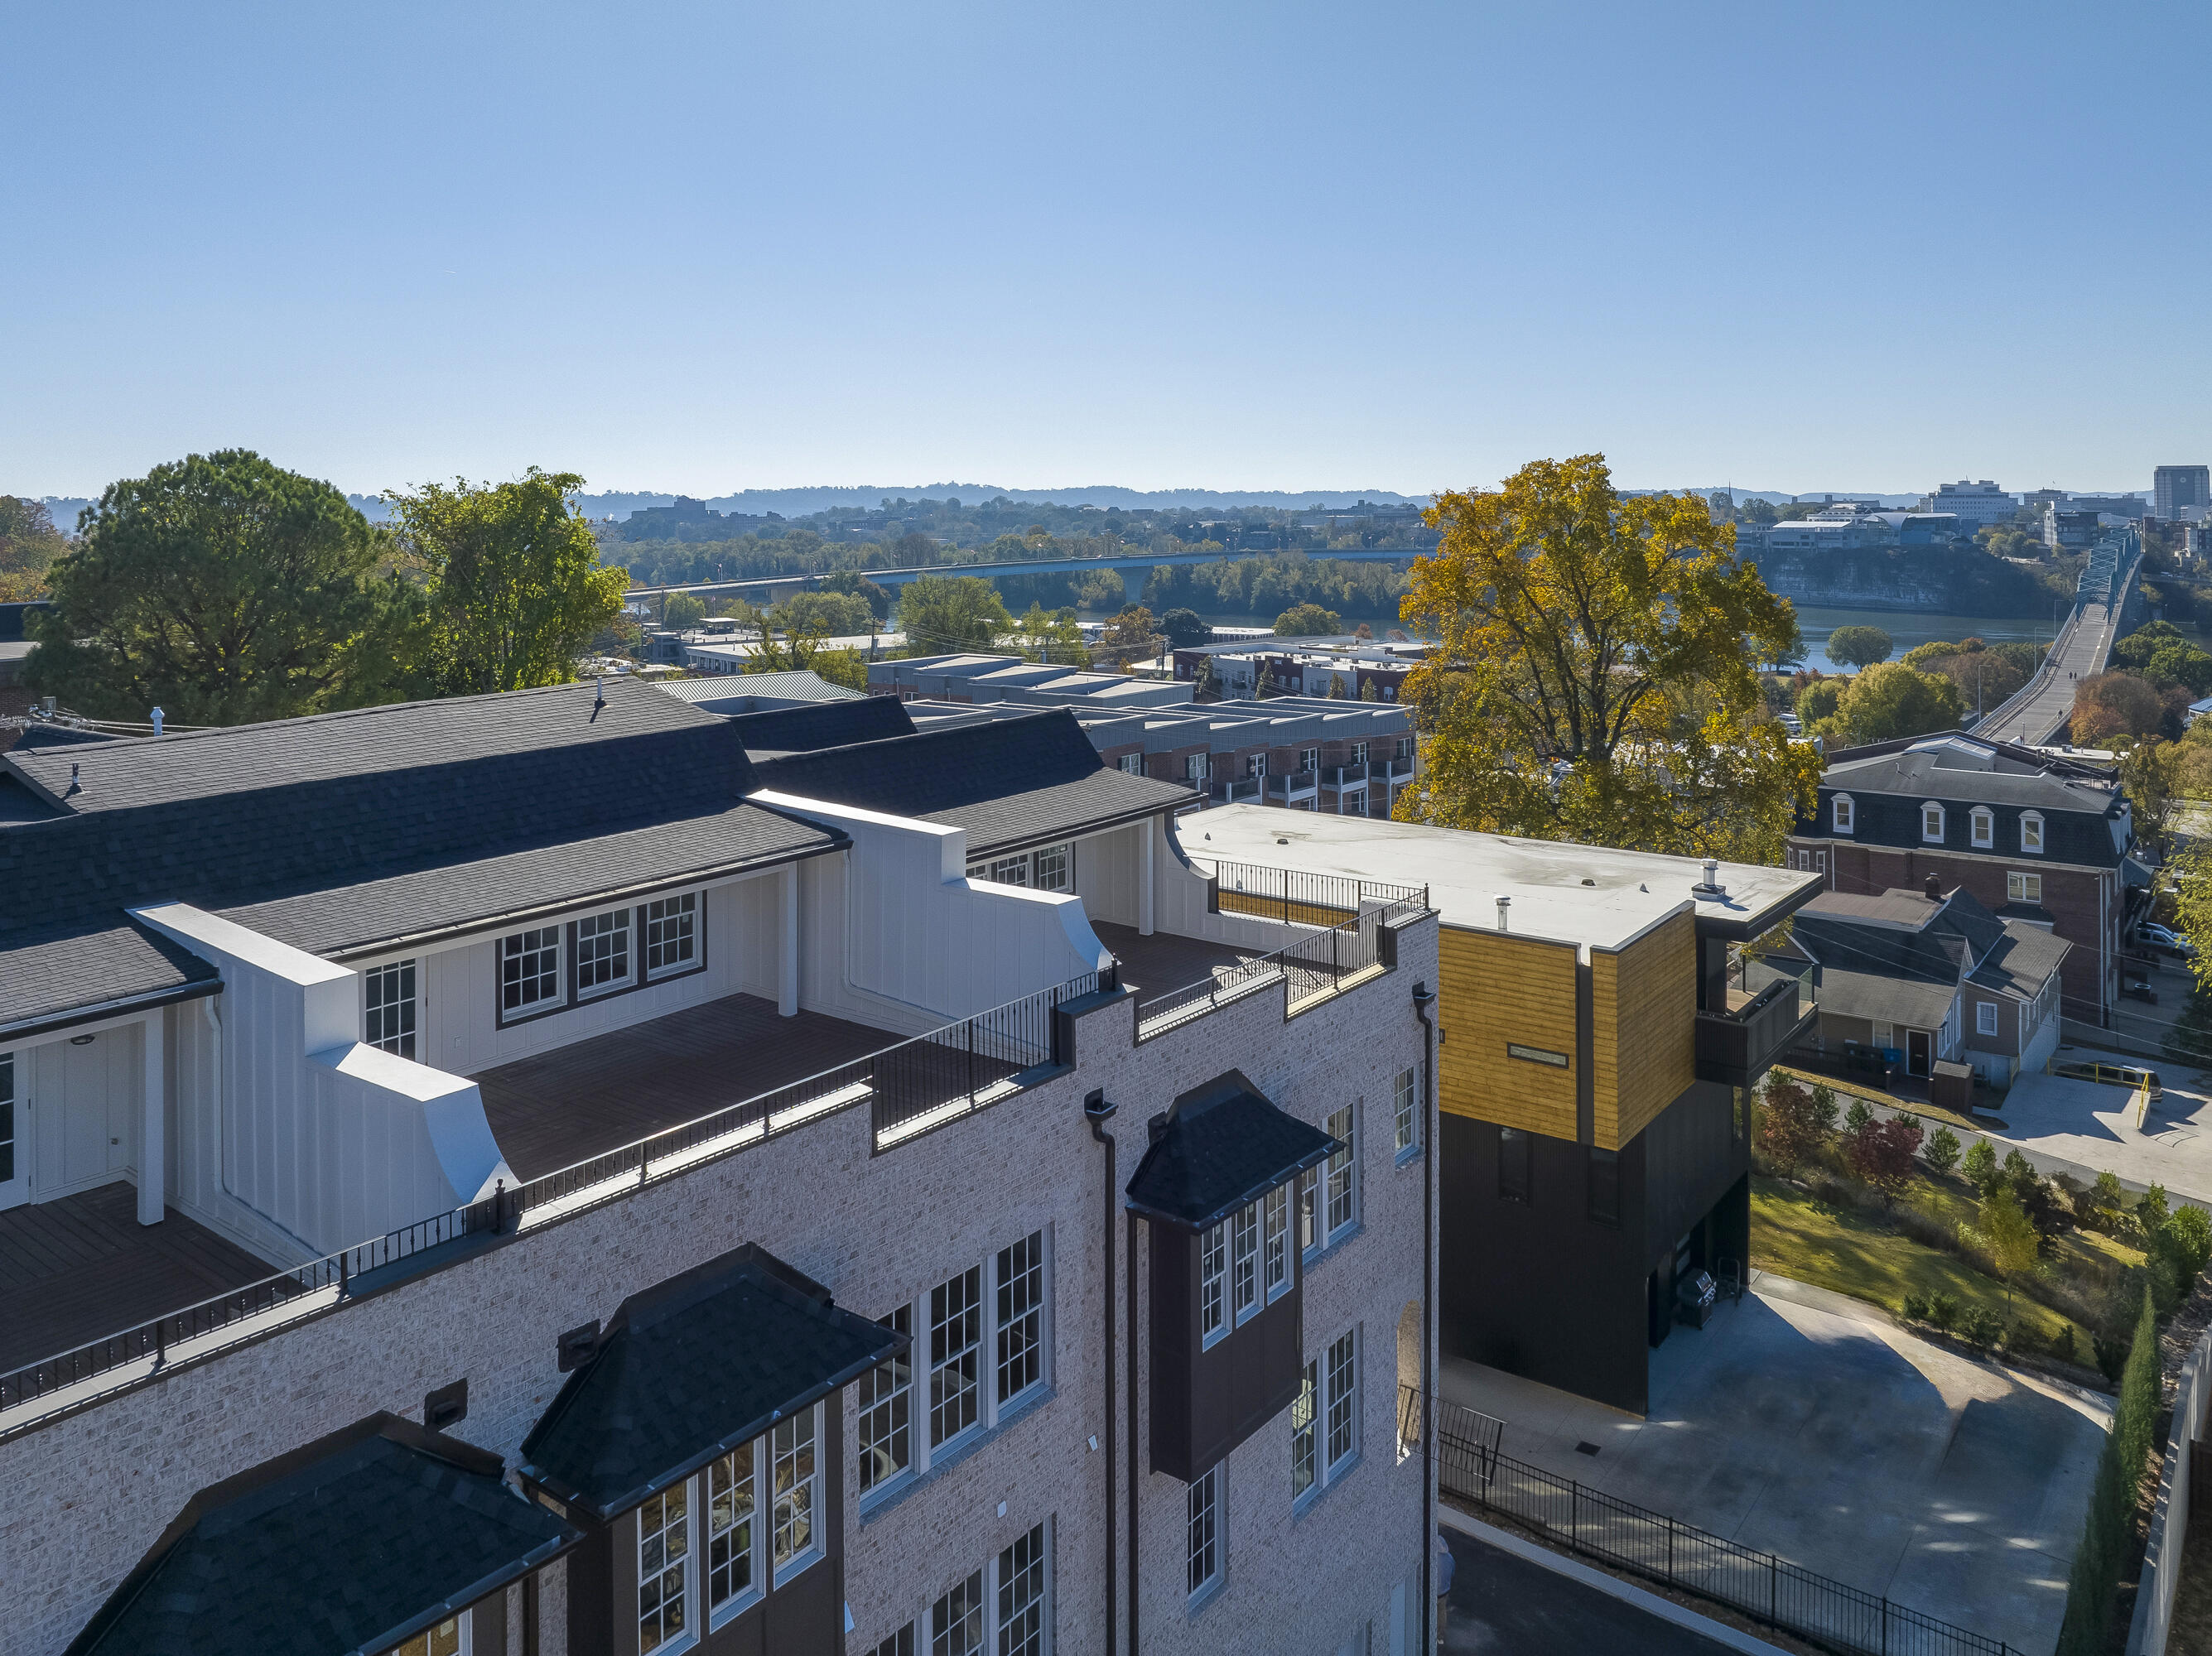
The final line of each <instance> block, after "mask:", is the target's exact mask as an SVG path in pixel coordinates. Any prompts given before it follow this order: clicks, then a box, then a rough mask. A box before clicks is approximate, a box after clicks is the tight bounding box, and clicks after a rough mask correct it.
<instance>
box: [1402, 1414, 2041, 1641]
mask: <svg viewBox="0 0 2212 1656" xmlns="http://www.w3.org/2000/svg"><path fill="white" fill-rule="evenodd" d="M1430 1408H1431V1419H1432V1420H1433V1421H1434V1422H1435V1428H1436V1439H1437V1487H1438V1488H1439V1489H1442V1490H1443V1493H1444V1494H1446V1495H1453V1496H1455V1497H1457V1498H1458V1499H1460V1500H1462V1501H1469V1502H1472V1503H1473V1504H1474V1505H1475V1506H1478V1507H1486V1508H1488V1509H1489V1510H1491V1511H1492V1512H1498V1513H1504V1515H1506V1516H1507V1517H1509V1518H1511V1519H1513V1520H1516V1522H1518V1523H1521V1524H1522V1525H1525V1526H1527V1527H1528V1528H1530V1529H1532V1530H1534V1531H1535V1532H1537V1533H1538V1534H1540V1535H1541V1536H1543V1537H1545V1538H1547V1539H1550V1540H1553V1541H1557V1542H1560V1543H1563V1544H1565V1545H1566V1546H1567V1547H1568V1548H1570V1549H1571V1550H1573V1551H1576V1552H1578V1553H1581V1554H1583V1555H1584V1556H1587V1557H1590V1558H1594V1559H1596V1560H1598V1561H1599V1562H1602V1563H1605V1564H1608V1565H1610V1566H1612V1567H1613V1568H1617V1569H1623V1570H1626V1571H1629V1572H1631V1573H1632V1574H1637V1575H1641V1576H1644V1577H1646V1578H1648V1579H1649V1580H1654V1581H1658V1582H1661V1583H1662V1584H1664V1585H1665V1586H1669V1587H1673V1588H1675V1589H1677V1590H1679V1591H1680V1592H1690V1593H1695V1594H1696V1595H1698V1596H1699V1598H1708V1599H1711V1600H1712V1601H1713V1602H1714V1603H1716V1604H1726V1605H1728V1606H1729V1608H1730V1609H1732V1610H1736V1611H1741V1612H1742V1613H1743V1614H1744V1615H1746V1616H1748V1617H1751V1618H1752V1619H1753V1620H1754V1621H1758V1622H1764V1623H1766V1624H1767V1625H1768V1626H1770V1627H1775V1628H1779V1629H1782V1630H1783V1631H1784V1632H1786V1633H1789V1634H1791V1635H1795V1636H1796V1637H1797V1638H1800V1639H1802V1640H1804V1641H1807V1642H1808V1643H1809V1644H1814V1645H1817V1646H1819V1647H1820V1648H1821V1649H1823V1650H1828V1651H1833V1652H1836V1653H1838V1656H2014V1653H2013V1652H2012V1647H2010V1646H2009V1645H2008V1644H2006V1643H2004V1642H2003V1641H2001V1640H1997V1639H1991V1638H1989V1637H1987V1636H1986V1635H1983V1634H1979V1633H1970V1632H1968V1631H1967V1630H1966V1629H1964V1628H1961V1627H1954V1625H1952V1624H1951V1623H1948V1622H1944V1621H1939V1620H1938V1619H1936V1617H1932V1616H1927V1615H1923V1613H1921V1612H1920V1611H1917V1610H1913V1609H1911V1607H1910V1606H1908V1605H1905V1604H1896V1603H1893V1602H1892V1601H1891V1600H1890V1599H1888V1598H1885V1597H1883V1596H1882V1595H1881V1594H1880V1593H1873V1592H1866V1591H1864V1590H1863V1589H1862V1588H1858V1587H1854V1586H1849V1585H1847V1584H1846V1583H1844V1582H1842V1581H1837V1580H1831V1579H1830V1578H1829V1577H1827V1576H1825V1575H1816V1574H1814V1573H1813V1572H1812V1571H1810V1570H1807V1569H1801V1568H1798V1567H1797V1566H1796V1565H1795V1564H1792V1563H1790V1562H1787V1561H1786V1560H1784V1559H1782V1558H1778V1557H1777V1556H1775V1555H1774V1554H1772V1553H1771V1552H1760V1551H1759V1550H1757V1549H1755V1548H1752V1547H1747V1546H1744V1545H1742V1544H1740V1543H1737V1542H1734V1541H1730V1540H1729V1539H1727V1538H1724V1537H1722V1536H1717V1535H1714V1534H1712V1533H1711V1532H1709V1531H1705V1530H1701V1529H1699V1528H1698V1527H1697V1526H1694V1525H1690V1524H1684V1523H1681V1522H1680V1521H1679V1520H1674V1519H1672V1518H1668V1516H1666V1514H1664V1513H1655V1512H1652V1511H1650V1509H1649V1508H1647V1507H1639V1506H1638V1505H1636V1504H1635V1503H1634V1502H1633V1501H1623V1500H1621V1499H1620V1497H1619V1496H1618V1495H1607V1494H1605V1493H1603V1492H1602V1491H1601V1490H1597V1489H1589V1488H1586V1487H1585V1486H1583V1484H1581V1483H1577V1482H1575V1481H1574V1480H1573V1479H1572V1478H1565V1477H1558V1476H1557V1475H1555V1474H1553V1473H1551V1472H1547V1471H1544V1470H1543V1469H1542V1468H1541V1467H1540V1466H1531V1465H1528V1463H1527V1462H1526V1461H1522V1460H1516V1459H1513V1458H1512V1457H1511V1456H1510V1455H1508V1454H1505V1453H1502V1452H1501V1451H1500V1450H1499V1449H1498V1435H1497V1434H1496V1433H1494V1432H1492V1430H1491V1428H1493V1427H1496V1426H1497V1424H1498V1422H1495V1421H1493V1420H1492V1419H1491V1418H1490V1416H1487V1415H1482V1414H1478V1413H1477V1412H1476V1411H1475V1410H1472V1409H1468V1408H1465V1407H1463V1406H1462V1405H1461V1404H1454V1403H1447V1402H1444V1401H1443V1400H1442V1399H1441V1398H1439V1399H1435V1400H1433V1401H1432V1402H1431V1404H1430Z"/></svg>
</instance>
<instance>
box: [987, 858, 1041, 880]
mask: <svg viewBox="0 0 2212 1656" xmlns="http://www.w3.org/2000/svg"><path fill="white" fill-rule="evenodd" d="M983 877H984V878H985V879H987V880H989V881H990V882H992V883H994V885H1018V886H1026V885H1027V884H1029V883H1030V857H1029V853H1028V852H1019V853H1018V854H1016V855H1014V856H1012V857H994V858H992V859H991V861H990V864H988V869H987V872H986V873H985V874H984V876H983Z"/></svg>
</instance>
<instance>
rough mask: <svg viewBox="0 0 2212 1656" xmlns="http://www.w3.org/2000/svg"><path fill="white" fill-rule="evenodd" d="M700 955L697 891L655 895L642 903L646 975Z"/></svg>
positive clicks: (666, 970) (655, 974)
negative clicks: (655, 896)
mask: <svg viewBox="0 0 2212 1656" xmlns="http://www.w3.org/2000/svg"><path fill="white" fill-rule="evenodd" d="M698 958H699V894H698V893H697V892H696V891H687V892H685V893H684V894H683V895H681V896H677V897H657V898H655V899H654V900H653V901H651V902H649V903H647V905H646V906H645V974H646V976H647V977H648V978H657V977H659V976H661V975H662V974H664V973H669V972H674V971H678V970H680V969H681V968H684V967H687V966H690V965H691V964H692V963H693V962H694V961H696V960H697V959H698Z"/></svg>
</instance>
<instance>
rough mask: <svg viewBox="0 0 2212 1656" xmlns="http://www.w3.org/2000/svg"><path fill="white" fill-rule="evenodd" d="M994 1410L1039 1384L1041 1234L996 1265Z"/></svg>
mask: <svg viewBox="0 0 2212 1656" xmlns="http://www.w3.org/2000/svg"><path fill="white" fill-rule="evenodd" d="M997 1264H998V1271H997V1272H996V1282H997V1288H998V1308H999V1315H998V1339H999V1351H998V1356H999V1362H998V1369H999V1406H1000V1407H1001V1408H1004V1407H1005V1406H1006V1404H1009V1403H1012V1401H1013V1400H1014V1399H1015V1398H1018V1397H1019V1396H1021V1395H1022V1393H1023V1392H1026V1391H1028V1390H1029V1389H1030V1387H1031V1386H1035V1385H1036V1383H1037V1382H1038V1381H1039V1380H1042V1379H1043V1378H1044V1233H1043V1232H1042V1231H1041V1230H1038V1231H1032V1232H1030V1234H1028V1235H1027V1236H1024V1237H1023V1238H1022V1240H1020V1241H1018V1242H1016V1243H1015V1244H1014V1245H1013V1246H1012V1247H1006V1248H1000V1250H999V1257H998V1260H997Z"/></svg>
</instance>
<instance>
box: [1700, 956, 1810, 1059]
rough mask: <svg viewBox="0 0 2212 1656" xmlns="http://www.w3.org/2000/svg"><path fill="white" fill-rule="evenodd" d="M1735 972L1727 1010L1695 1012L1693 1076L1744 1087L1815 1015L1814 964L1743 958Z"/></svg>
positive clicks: (1792, 1043) (1794, 1041)
mask: <svg viewBox="0 0 2212 1656" xmlns="http://www.w3.org/2000/svg"><path fill="white" fill-rule="evenodd" d="M1818 976H1819V969H1818V968H1816V967H1814V965H1813V964H1812V963H1811V962H1810V961H1790V960H1782V959H1765V958H1750V957H1747V958H1745V959H1744V960H1743V961H1740V962H1739V964H1738V966H1737V968H1736V972H1735V981H1734V982H1731V983H1730V984H1729V986H1728V991H1727V993H1728V1001H1729V1005H1728V1009H1727V1010H1725V1011H1723V1010H1719V1009H1717V1008H1712V1009H1708V1010H1704V1011H1700V1012H1699V1014H1698V1018H1697V1030H1698V1078H1699V1080H1700V1081H1717V1082H1719V1083H1721V1084H1722V1085H1723V1086H1728V1087H1748V1086H1749V1085H1751V1083H1753V1081H1755V1080H1757V1079H1758V1078H1759V1075H1760V1074H1761V1073H1763V1072H1764V1071H1765V1069H1766V1068H1767V1066H1768V1065H1771V1064H1772V1063H1773V1062H1774V1061H1775V1060H1776V1059H1778V1058H1780V1057H1782V1056H1783V1054H1784V1053H1785V1052H1789V1050H1790V1048H1791V1047H1793V1046H1796V1044H1797V1043H1798V1042H1799V1041H1800V1040H1802V1039H1803V1038H1804V1036H1805V1034H1807V1032H1808V1030H1809V1028H1811V1026H1812V1024H1813V1022H1814V1020H1815V1019H1816V1018H1818V1017H1819V1016H1820V1006H1819V986H1818Z"/></svg>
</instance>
